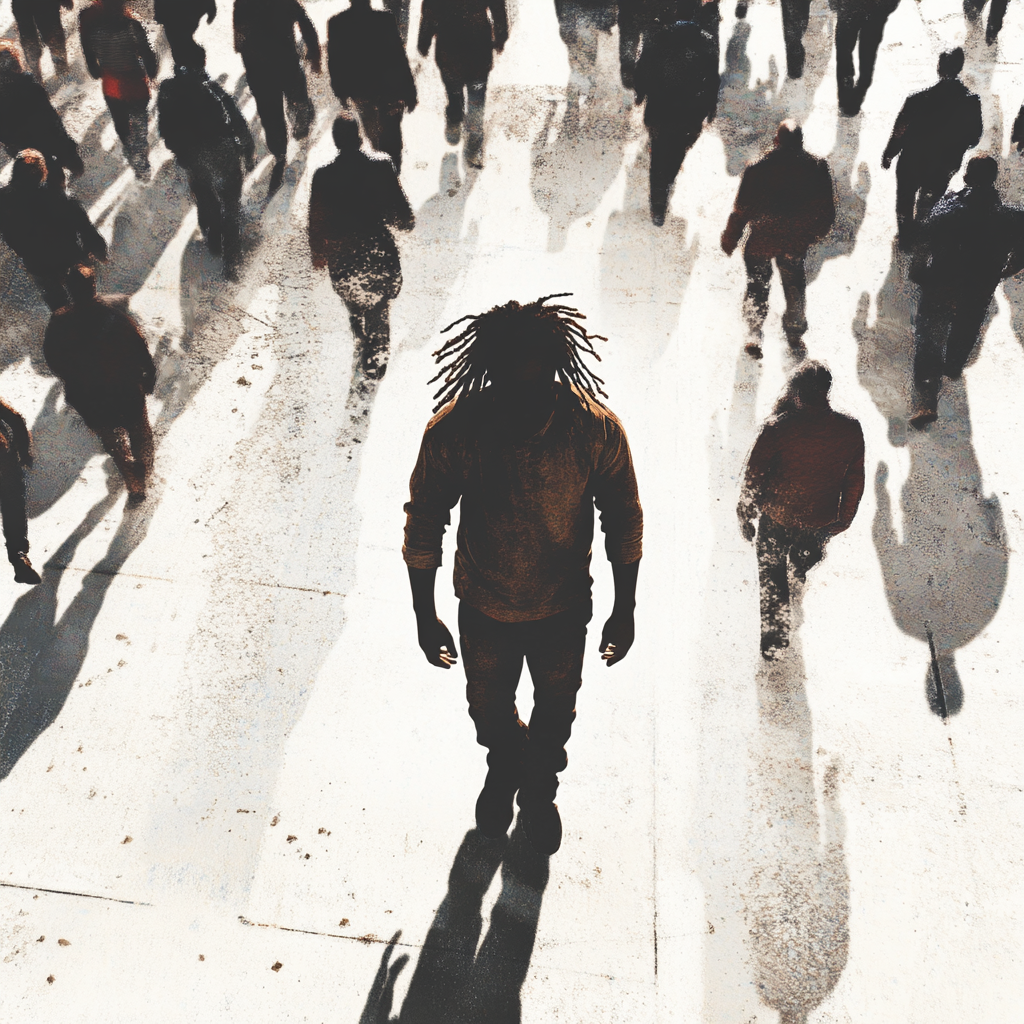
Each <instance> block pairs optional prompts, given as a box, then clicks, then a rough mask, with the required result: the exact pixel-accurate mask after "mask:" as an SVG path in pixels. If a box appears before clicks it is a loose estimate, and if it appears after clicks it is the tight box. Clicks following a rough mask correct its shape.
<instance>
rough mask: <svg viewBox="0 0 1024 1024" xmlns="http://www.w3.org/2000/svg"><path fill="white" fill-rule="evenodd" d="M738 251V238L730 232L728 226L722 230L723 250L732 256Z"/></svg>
mask: <svg viewBox="0 0 1024 1024" xmlns="http://www.w3.org/2000/svg"><path fill="white" fill-rule="evenodd" d="M735 251H736V240H735V239H734V238H732V236H731V235H730V234H729V229H728V228H726V230H725V231H723V232H722V252H724V253H725V255H726V256H731V255H732V254H733V253H734V252H735Z"/></svg>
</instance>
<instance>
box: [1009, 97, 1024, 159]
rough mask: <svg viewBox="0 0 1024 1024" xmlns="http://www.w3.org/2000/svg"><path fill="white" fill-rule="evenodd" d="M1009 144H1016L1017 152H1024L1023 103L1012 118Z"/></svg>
mask: <svg viewBox="0 0 1024 1024" xmlns="http://www.w3.org/2000/svg"><path fill="white" fill-rule="evenodd" d="M1010 145H1011V147H1013V146H1016V147H1017V152H1018V153H1022V154H1024V103H1022V104H1021V106H1020V110H1018V111H1017V116H1016V117H1015V118H1014V120H1013V130H1012V131H1011V132H1010Z"/></svg>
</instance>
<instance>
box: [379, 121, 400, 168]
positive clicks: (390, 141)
mask: <svg viewBox="0 0 1024 1024" xmlns="http://www.w3.org/2000/svg"><path fill="white" fill-rule="evenodd" d="M402 113H403V112H402V108H401V107H399V108H398V109H397V110H382V111H381V112H380V145H381V152H382V153H387V154H388V156H390V157H391V162H392V163H393V164H394V165H395V172H396V173H398V174H401V173H402Z"/></svg>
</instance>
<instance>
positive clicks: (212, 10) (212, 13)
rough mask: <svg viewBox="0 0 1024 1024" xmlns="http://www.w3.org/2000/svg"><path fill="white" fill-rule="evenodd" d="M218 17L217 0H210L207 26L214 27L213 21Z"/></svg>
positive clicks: (207, 7) (207, 6) (207, 9)
mask: <svg viewBox="0 0 1024 1024" xmlns="http://www.w3.org/2000/svg"><path fill="white" fill-rule="evenodd" d="M216 17H217V0H209V2H208V3H207V5H206V24H207V25H212V24H213V19H214V18H216Z"/></svg>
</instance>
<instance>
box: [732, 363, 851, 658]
mask: <svg viewBox="0 0 1024 1024" xmlns="http://www.w3.org/2000/svg"><path fill="white" fill-rule="evenodd" d="M831 387H832V374H831V373H829V371H828V368H827V367H826V366H825V365H824V364H822V363H819V362H817V361H814V360H808V361H805V362H804V363H802V364H801V365H800V366H799V367H798V368H797V370H796V371H795V372H794V373H793V375H792V377H790V379H789V381H788V383H787V385H786V389H785V391H784V393H783V395H782V397H781V399H780V400H779V402H778V403H777V404H776V407H775V411H774V414H773V415H772V416H771V417H770V418H769V420H768V421H767V422H766V423H765V425H764V426H763V427H762V428H761V433H760V434H759V435H758V438H757V441H756V442H755V443H754V448H753V451H751V453H750V456H749V458H748V459H747V468H746V473H745V476H744V480H743V488H742V493H741V495H740V500H739V504H738V506H737V508H736V514H737V516H738V517H739V521H740V529H741V531H742V533H743V536H744V537H746V539H747V540H754V536H755V528H754V520H755V519H756V520H757V529H756V536H757V564H758V574H759V578H760V587H761V654H762V655H763V656H764V657H765V658H767V659H769V660H772V659H774V658H777V657H778V656H779V654H780V652H781V651H782V650H784V649H785V648H786V647H788V646H789V635H790V626H791V621H790V620H791V615H790V611H791V608H790V575H791V574H792V576H793V577H794V578H795V579H797V580H799V581H801V582H803V581H804V580H806V578H807V571H808V570H809V569H810V568H812V567H813V566H815V565H817V564H818V562H820V561H821V560H822V558H824V557H825V544H826V543H827V542H828V539H829V538H830V537H833V536H835V535H836V534H837V533H842V532H843V531H844V530H846V529H848V528H849V526H850V524H851V523H852V522H853V517H854V516H855V515H856V514H857V506H858V505H859V504H860V499H861V495H862V494H863V493H864V433H863V431H862V430H861V427H860V424H859V423H858V422H857V421H856V420H855V419H852V418H851V417H849V416H844V415H843V414H842V413H839V412H836V411H835V410H834V409H833V408H832V407H831V406H830V405H829V403H828V393H829V389H830V388H831Z"/></svg>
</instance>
